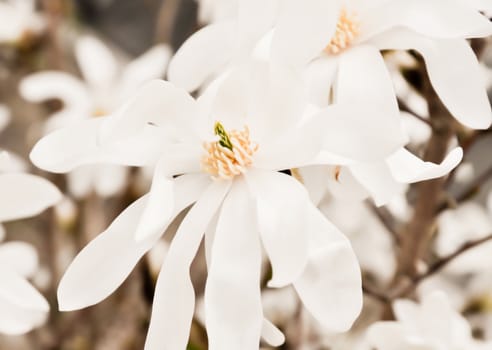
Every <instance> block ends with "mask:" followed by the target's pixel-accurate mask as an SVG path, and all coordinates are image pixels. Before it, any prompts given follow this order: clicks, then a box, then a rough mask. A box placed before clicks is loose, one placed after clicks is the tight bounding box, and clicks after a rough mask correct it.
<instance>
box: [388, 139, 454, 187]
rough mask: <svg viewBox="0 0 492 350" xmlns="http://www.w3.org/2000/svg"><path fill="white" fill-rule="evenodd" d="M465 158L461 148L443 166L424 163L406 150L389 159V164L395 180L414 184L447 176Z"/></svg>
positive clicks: (447, 157) (445, 160) (448, 157)
mask: <svg viewBox="0 0 492 350" xmlns="http://www.w3.org/2000/svg"><path fill="white" fill-rule="evenodd" d="M462 158H463V150H462V149H461V147H457V148H455V149H453V150H452V151H451V152H450V153H449V154H448V155H447V156H446V158H445V159H444V160H443V161H442V162H441V164H435V163H431V162H424V161H422V160H421V159H420V158H419V157H416V156H414V155H413V154H412V153H411V152H409V151H407V150H406V149H405V148H402V149H401V150H399V151H397V152H396V153H395V154H393V155H392V156H391V157H389V158H388V159H387V164H388V166H389V168H390V170H391V173H392V174H393V176H394V177H395V179H396V180H397V181H399V182H403V183H414V182H419V181H425V180H429V179H435V178H438V177H442V176H445V175H447V174H449V172H450V171H451V170H453V169H454V168H455V167H456V166H457V165H458V164H459V163H460V162H461V159H462Z"/></svg>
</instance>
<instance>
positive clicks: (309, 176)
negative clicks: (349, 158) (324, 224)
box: [299, 165, 333, 206]
mask: <svg viewBox="0 0 492 350" xmlns="http://www.w3.org/2000/svg"><path fill="white" fill-rule="evenodd" d="M299 174H300V176H301V180H302V183H303V184H304V187H306V190H307V191H308V193H309V197H310V198H311V201H312V202H313V204H314V205H316V206H317V205H318V204H319V203H320V202H321V200H322V199H323V197H324V196H325V194H326V191H327V189H328V179H329V178H330V176H333V170H332V169H331V167H329V166H326V165H311V166H307V167H303V168H300V169H299Z"/></svg>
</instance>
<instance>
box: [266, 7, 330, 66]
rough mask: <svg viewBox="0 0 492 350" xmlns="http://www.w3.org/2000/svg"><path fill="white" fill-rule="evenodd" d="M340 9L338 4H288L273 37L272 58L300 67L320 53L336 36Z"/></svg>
mask: <svg viewBox="0 0 492 350" xmlns="http://www.w3.org/2000/svg"><path fill="white" fill-rule="evenodd" d="M339 10H340V2H339V1H325V0H304V1H296V0H287V1H285V3H284V4H283V7H282V9H281V11H280V15H279V18H278V20H277V25H276V30H275V34H274V37H273V42H272V56H273V59H274V60H276V61H278V62H284V63H287V64H289V65H292V66H294V67H299V66H301V65H303V64H306V63H308V62H309V61H310V60H312V59H313V58H315V57H316V56H318V55H319V54H321V52H322V51H323V49H324V48H325V47H326V46H327V45H328V44H329V42H330V40H331V38H332V36H333V34H334V33H335V29H336V25H337V21H338V14H339Z"/></svg>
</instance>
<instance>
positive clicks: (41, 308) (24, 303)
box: [0, 269, 49, 335]
mask: <svg viewBox="0 0 492 350" xmlns="http://www.w3.org/2000/svg"><path fill="white" fill-rule="evenodd" d="M0 279H1V280H2V283H1V285H0V332H1V333H6V334H10V335H18V334H23V333H26V332H29V331H30V330H32V329H33V328H35V327H38V326H40V325H42V324H43V323H44V322H45V320H46V318H47V316H48V311H49V305H48V302H47V301H46V300H45V299H44V297H43V296H42V295H41V294H39V292H38V291H37V290H36V289H34V287H33V286H31V285H30V284H29V283H28V282H27V281H26V280H24V279H23V278H22V277H20V276H18V275H17V274H15V273H12V272H11V271H6V270H3V269H2V270H1V271H0Z"/></svg>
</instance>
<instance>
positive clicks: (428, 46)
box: [371, 30, 492, 129]
mask: <svg viewBox="0 0 492 350" xmlns="http://www.w3.org/2000/svg"><path fill="white" fill-rule="evenodd" d="M371 42H372V43H373V44H375V45H376V46H378V47H379V48H380V49H395V50H409V49H414V50H417V51H418V52H420V53H421V54H422V56H423V58H424V60H425V64H426V66H427V71H428V74H429V78H430V81H431V83H432V86H433V87H434V89H435V90H436V92H437V94H438V95H439V97H440V99H441V101H442V102H443V103H444V105H445V106H446V107H447V108H448V109H449V111H450V112H451V113H452V114H453V116H454V117H455V118H456V119H457V120H458V121H459V122H461V123H462V124H464V125H465V126H468V127H470V128H474V129H487V128H488V127H489V126H490V124H491V122H492V111H491V107H490V102H489V99H488V97H487V93H486V89H485V79H484V77H483V73H482V71H481V70H480V67H479V64H478V61H477V58H476V56H475V54H474V53H473V50H472V49H471V47H470V45H469V44H468V43H467V42H466V41H465V40H430V39H428V38H425V37H423V36H420V35H417V34H414V33H412V32H410V31H405V30H393V31H391V32H388V33H386V34H383V35H380V36H378V37H375V38H373V39H372V40H371Z"/></svg>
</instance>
